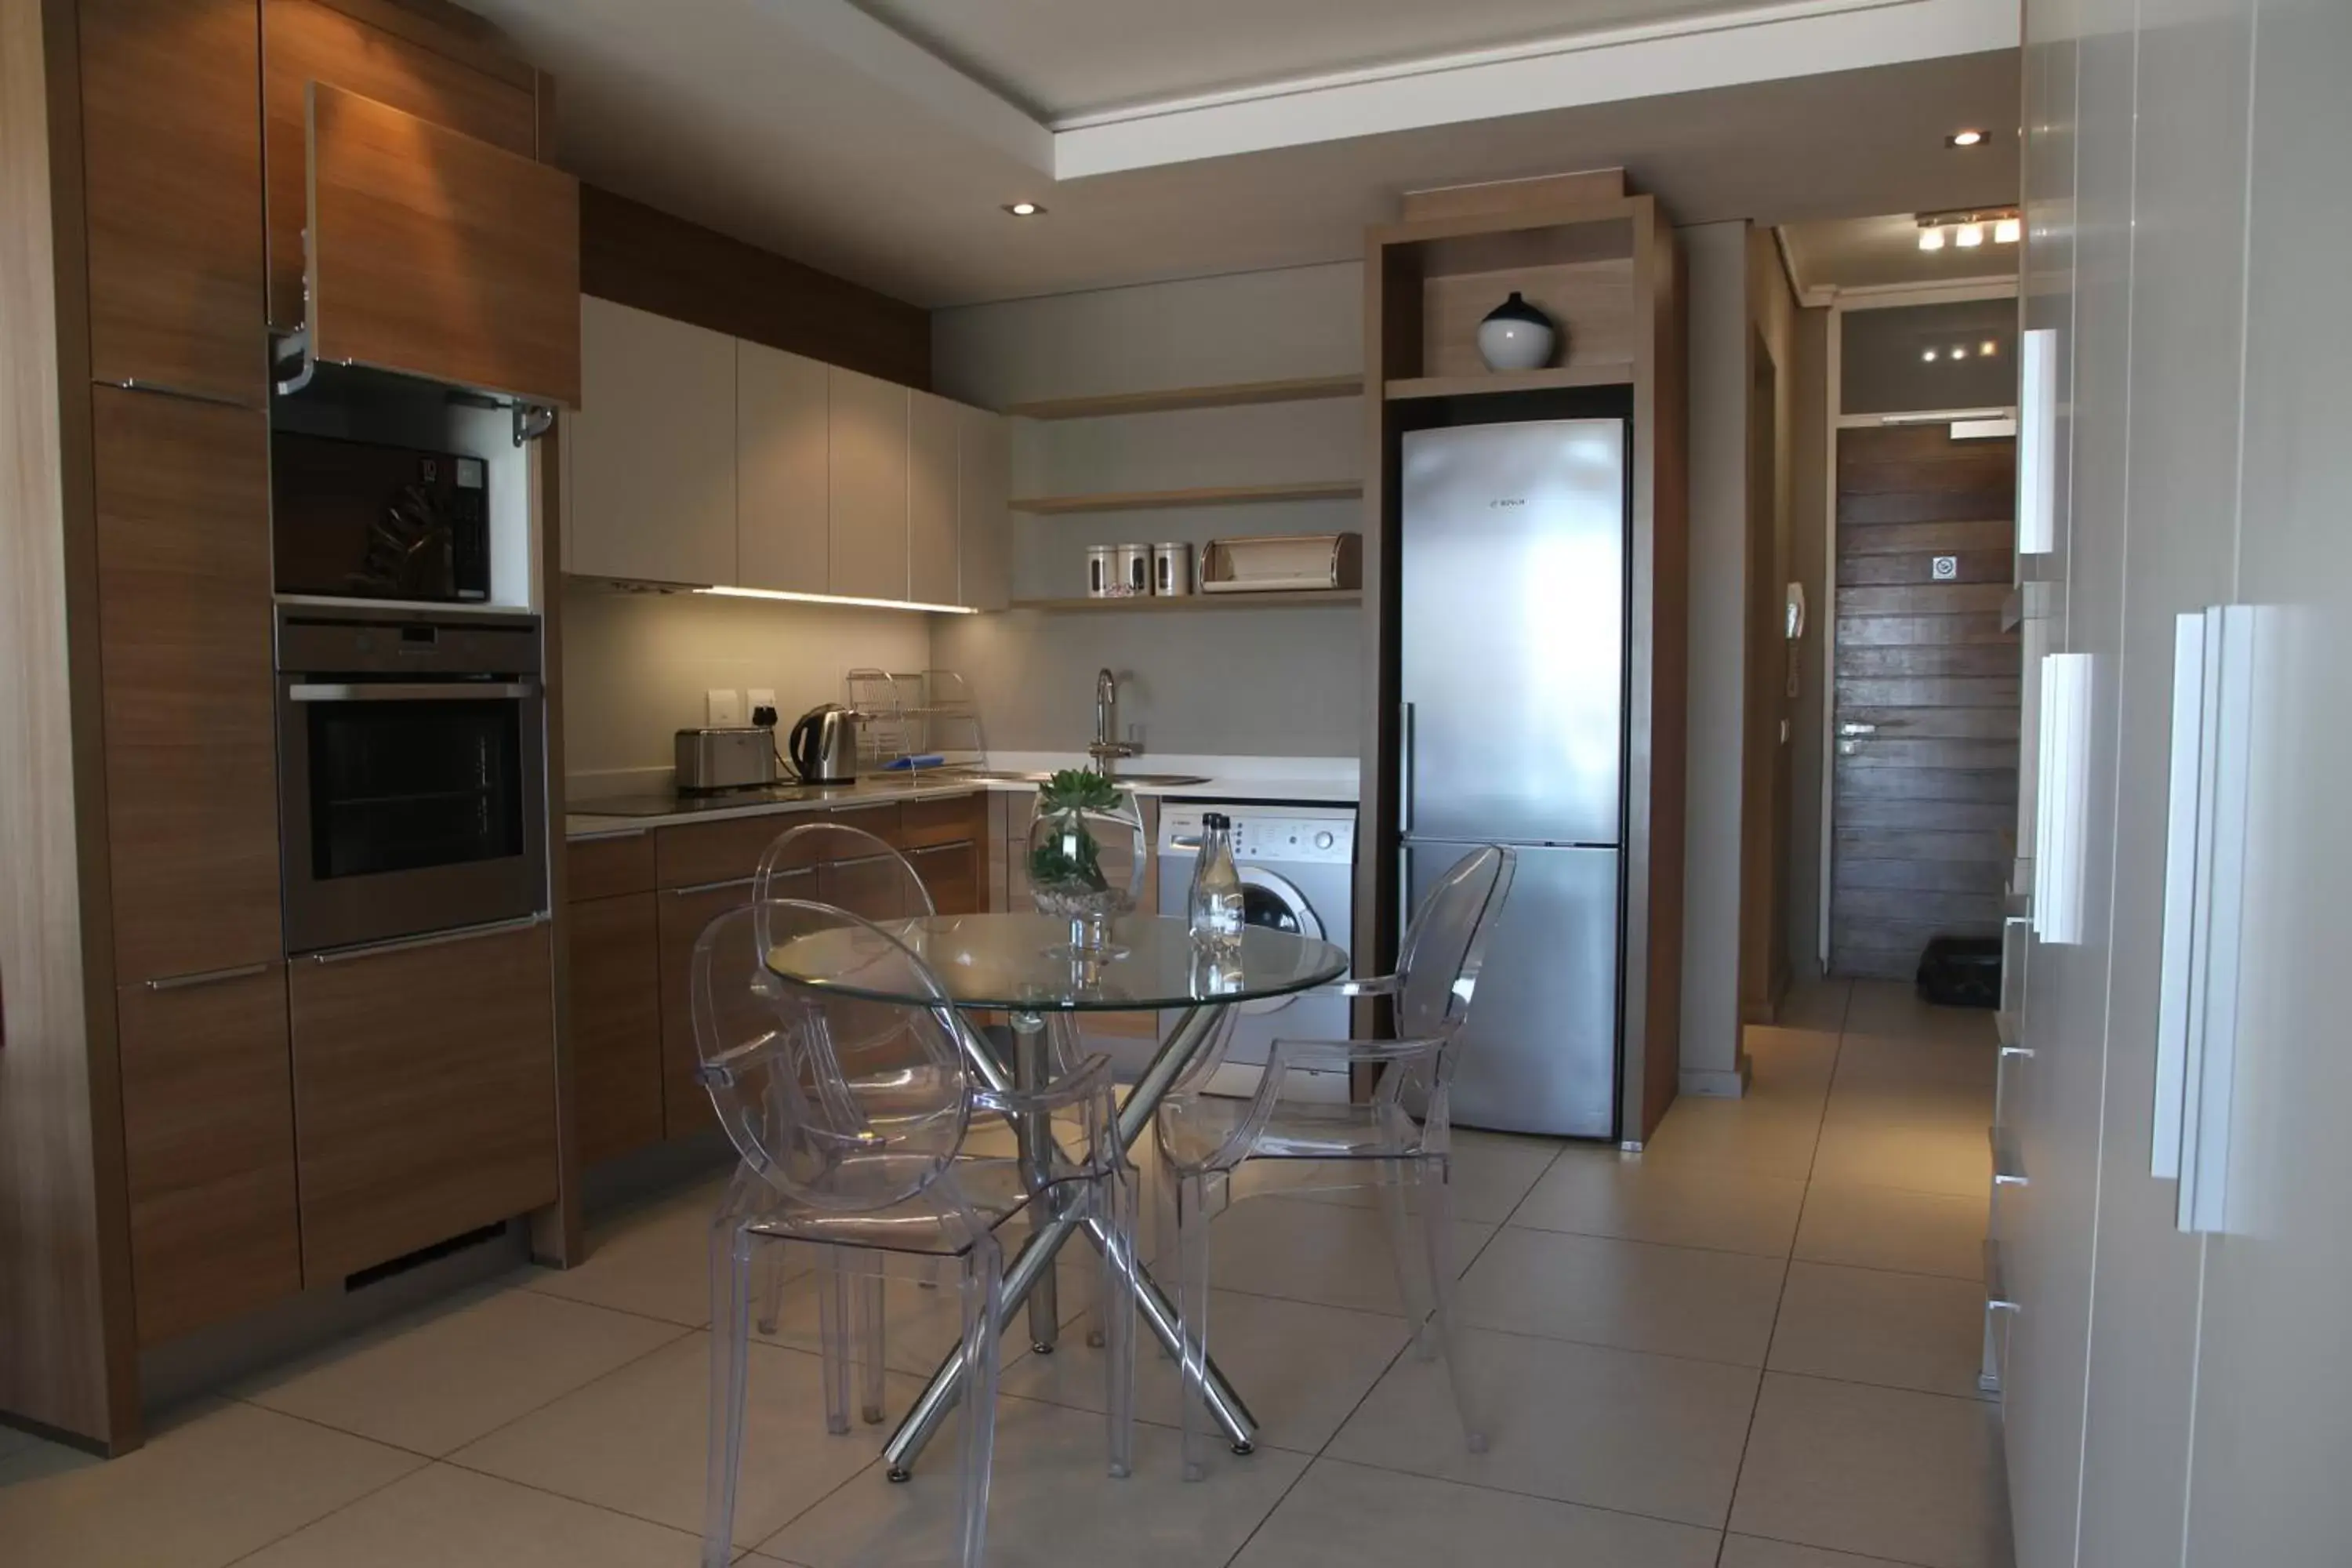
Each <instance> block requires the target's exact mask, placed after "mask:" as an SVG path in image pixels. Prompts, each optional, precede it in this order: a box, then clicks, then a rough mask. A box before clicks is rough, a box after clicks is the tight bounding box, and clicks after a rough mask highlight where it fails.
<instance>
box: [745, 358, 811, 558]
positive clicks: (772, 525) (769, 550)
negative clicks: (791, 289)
mask: <svg viewBox="0 0 2352 1568" xmlns="http://www.w3.org/2000/svg"><path fill="white" fill-rule="evenodd" d="M830 380H831V377H830V376H829V375H828V374H827V373H826V369H825V367H824V365H823V364H821V363H818V362H817V361H815V360H813V359H803V357H801V356H800V355H799V354H792V353H784V352H783V351H782V349H772V348H770V347H768V346H767V345H766V344H765V343H754V342H741V341H739V342H737V343H736V345H735V577H734V579H733V581H734V582H735V583H736V584H737V585H739V586H740V587H745V588H774V589H779V590H782V591H784V592H788V593H794V594H823V593H825V592H827V591H828V584H829V582H830V578H829V575H828V573H829V567H828V563H829V561H830V560H831V556H832V549H831V542H830V539H829V530H828V528H827V525H826V521H825V516H826V509H827V508H828V507H829V506H830V505H831V500H830V499H829V498H830V480H829V479H828V472H829V462H830V459H829V458H828V455H827V444H828V439H829V437H828V432H827V420H828V418H829V414H828V407H829V396H828V386H829V383H830Z"/></svg>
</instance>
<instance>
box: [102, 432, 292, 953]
mask: <svg viewBox="0 0 2352 1568" xmlns="http://www.w3.org/2000/svg"><path fill="white" fill-rule="evenodd" d="M91 416H92V436H93V445H94V447H95V451H96V457H97V463H96V495H95V500H96V512H97V534H98V607H99V646H100V665H101V668H102V671H103V681H102V690H103V696H102V700H101V709H102V712H103V715H104V724H105V736H106V782H107V788H106V817H107V834H108V839H109V844H110V854H109V857H108V859H109V867H110V875H111V879H112V886H113V903H114V910H113V914H114V964H115V979H116V981H117V982H118V983H124V982H131V981H146V980H156V979H163V978H167V977H172V976H178V975H188V974H196V973H207V972H211V971H216V970H223V969H232V968H236V967H237V966H239V965H243V964H250V963H264V962H267V961H270V960H274V959H277V958H278V957H279V956H281V955H282V953H283V952H284V936H283V931H282V925H281V922H280V920H279V914H278V751H277V746H278V741H277V728H278V727H277V711H276V703H275V679H274V678H273V676H272V674H271V659H270V556H269V458H268V444H267V443H268V430H267V428H266V426H265V423H264V420H265V416H264V415H263V414H262V413H261V412H260V411H259V410H258V409H245V408H234V407H226V406H224V405H218V404H212V403H199V402H195V401H194V400H191V399H188V398H183V397H173V396H165V395H160V394H156V393H146V392H126V391H122V390H120V389H118V388H115V387H109V386H101V387H98V388H96V389H94V390H93V392H92V394H91Z"/></svg>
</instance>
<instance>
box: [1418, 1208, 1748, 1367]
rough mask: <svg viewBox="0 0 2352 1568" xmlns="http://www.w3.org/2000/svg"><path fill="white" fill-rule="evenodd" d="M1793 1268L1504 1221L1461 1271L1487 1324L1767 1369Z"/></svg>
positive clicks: (1475, 1316)
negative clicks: (1777, 1311)
mask: <svg viewBox="0 0 2352 1568" xmlns="http://www.w3.org/2000/svg"><path fill="white" fill-rule="evenodd" d="M1786 1267H1787V1264H1786V1263H1785V1261H1784V1260H1783V1259H1780V1258H1752V1257H1748V1256H1745V1255H1743V1254H1740V1253H1735V1252H1704V1251H1700V1250H1699V1249H1697V1248H1696V1247H1659V1246H1655V1245H1654V1244H1652V1243H1649V1242H1643V1241H1619V1240H1617V1239H1615V1238H1613V1237H1598V1236H1567V1235H1562V1234H1559V1233H1558V1232H1554V1231H1542V1230H1523V1229H1521V1228H1519V1227H1518V1226H1505V1227H1504V1229H1503V1232H1502V1234H1501V1235H1499V1236H1497V1237H1496V1238H1495V1239H1494V1240H1493V1242H1491V1243H1489V1244H1488V1246H1487V1247H1486V1251H1485V1252H1483V1253H1481V1254H1480V1255H1479V1257H1478V1261H1477V1263H1476V1264H1475V1265H1474V1266H1473V1267H1472V1268H1471V1270H1470V1272H1469V1273H1468V1274H1466V1275H1465V1276H1464V1277H1463V1279H1462V1291H1461V1296H1460V1300H1461V1311H1462V1320H1463V1321H1464V1322H1465V1323H1469V1324H1472V1325H1474V1326H1475V1327H1478V1328H1483V1329H1501V1330H1506V1331H1511V1332H1514V1333H1522V1334H1541V1335H1544V1336H1546V1337H1548V1338H1553V1339H1563V1340H1577V1341H1580V1342H1583V1343H1586V1344H1597V1345H1614V1346H1617V1347H1618V1348H1620V1349H1623V1350H1638V1351H1653V1352H1658V1353H1661V1354H1664V1355H1682V1356H1696V1357H1697V1358H1698V1359H1700V1360H1702V1361H1720V1362H1731V1363H1737V1364H1738V1365H1741V1366H1762V1365H1763V1364H1764V1352H1765V1351H1766V1349H1767V1348H1768V1347H1769V1344H1770V1342H1771V1338H1772V1312H1773V1309H1774V1307H1775V1306H1776V1305H1777V1304H1778V1302H1779V1300H1780V1277H1781V1274H1782V1271H1783V1270H1784V1269H1785V1268H1786Z"/></svg>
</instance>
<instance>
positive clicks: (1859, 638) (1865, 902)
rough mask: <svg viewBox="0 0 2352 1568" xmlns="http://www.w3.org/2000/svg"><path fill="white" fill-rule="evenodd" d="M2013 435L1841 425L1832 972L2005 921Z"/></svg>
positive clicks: (1898, 974) (2013, 710) (2011, 716)
mask: <svg viewBox="0 0 2352 1568" xmlns="http://www.w3.org/2000/svg"><path fill="white" fill-rule="evenodd" d="M2016 474H2017V449H2016V442H2015V441H2014V440H2012V439H2010V438H2007V437H2002V438H2000V439H1996V440H1973V441H1955V440H1953V439H1952V438H1951V436H1950V433H1949V427H1948V426H1944V425H1908V426H1886V427H1883V428H1875V429H1853V430H1842V431H1840V432H1839V433H1838V463H1837V487H1838V488H1837V522H1838V531H1837V570H1838V577H1837V581H1838V593H1837V645H1836V646H1837V672H1836V680H1837V685H1836V700H1835V702H1834V704H1833V705H1832V727H1833V737H1834V749H1835V767H1834V770H1833V772H1832V805H1831V813H1832V817H1831V822H1832V850H1831V854H1832V871H1831V884H1830V972H1831V973H1832V974H1846V975H1855V976H1864V977H1873V976H1874V977H1878V978H1884V979H1900V980H1908V979H1910V978H1911V976H1912V974H1913V973H1914V972H1915V971H1916V967H1917V964H1918V960H1919V952H1920V950H1921V949H1922V948H1924V947H1925V946H1926V945H1927V942H1928V940H1929V939H1930V938H1932V937H1936V936H1939V935H1958V936H1995V935H1998V934H1999V933H2000V921H2001V891H2002V889H2003V887H2004V886H2005V884H2006V881H2007V879H2008V875H2009V868H2010V865H2011V858H2012V856H2013V854H2014V852H2015V850H2014V830H2015V826H2016V823H2017V767H2018V695H2019V679H2020V671H2019V663H2018V661H2019V657H2020V656H2019V643H2018V637H2017V635H2016V634H2015V633H2014V632H2013V631H2004V630H2002V629H2001V605H2002V601H2003V600H2004V599H2005V598H2007V596H2008V595H2009V592H2010V585H2011V581H2012V579H2013V577H2014V569H2015V554H2014V551H2015V544H2016V535H2017V528H2016V493H2017V486H2016Z"/></svg>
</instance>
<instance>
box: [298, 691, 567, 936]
mask: <svg viewBox="0 0 2352 1568" xmlns="http://www.w3.org/2000/svg"><path fill="white" fill-rule="evenodd" d="M545 735H546V714H545V699H544V697H543V696H542V695H541V689H540V685H539V682H538V681H536V680H533V679H488V680H482V679H424V680H398V679H348V680H344V679H334V678H331V677H311V676H300V675H281V676H280V677H279V679H278V761H279V766H278V777H279V780H280V785H279V787H280V789H281V791H282V795H283V798H282V800H281V801H280V820H279V831H280V834H281V836H282V837H283V839H284V855H283V862H284V866H285V879H286V947H287V951H288V952H322V951H324V950H326V949H330V948H338V947H350V946H354V945H356V944H359V943H362V942H383V941H386V940H389V939H391V938H394V937H404V936H414V935H418V934H421V933H424V932H427V931H447V930H451V929H454V928H457V927H459V926H473V925H484V924H488V923H489V922H491V921H502V920H512V919H516V918H519V917H521V916H525V915H530V914H536V913H539V912H541V911H542V910H545V909H546V907H547V787H546V785H547V781H546V762H545Z"/></svg>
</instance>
